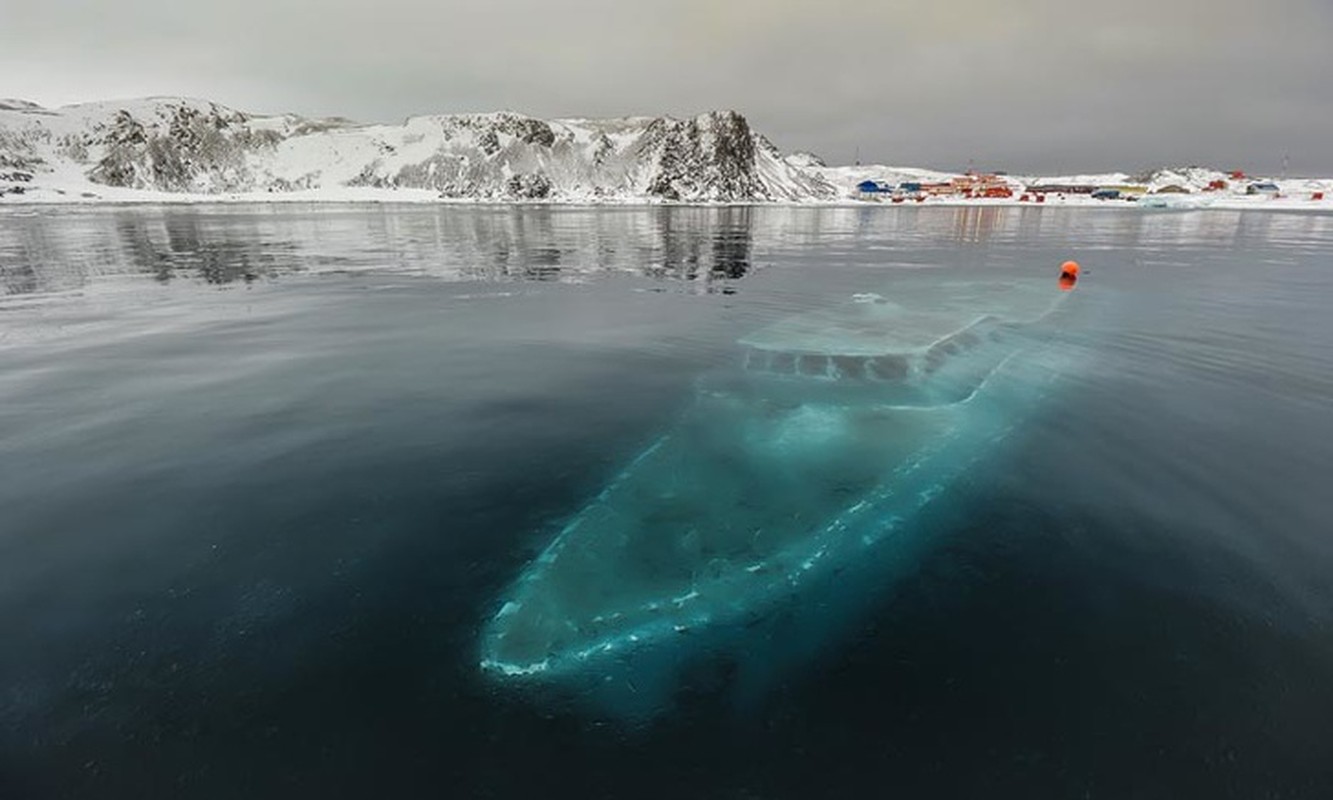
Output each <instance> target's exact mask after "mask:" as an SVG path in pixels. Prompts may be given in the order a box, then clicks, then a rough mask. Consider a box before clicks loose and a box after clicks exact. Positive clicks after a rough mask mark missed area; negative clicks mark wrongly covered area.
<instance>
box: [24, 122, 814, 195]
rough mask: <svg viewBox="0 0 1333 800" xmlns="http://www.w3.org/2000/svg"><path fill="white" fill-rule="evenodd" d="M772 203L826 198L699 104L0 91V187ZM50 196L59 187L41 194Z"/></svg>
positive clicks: (760, 143)
mask: <svg viewBox="0 0 1333 800" xmlns="http://www.w3.org/2000/svg"><path fill="white" fill-rule="evenodd" d="M365 190H374V191H373V192H372V194H375V195H377V196H378V195H383V196H385V197H386V198H391V193H393V192H395V191H411V190H415V191H416V195H417V199H419V196H420V193H421V192H431V193H435V195H437V196H439V197H441V198H445V199H475V200H490V201H512V200H531V201H548V202H598V201H604V202H617V201H619V202H633V201H677V202H764V201H802V200H818V199H827V198H830V197H832V196H833V195H834V190H833V188H832V186H831V185H830V184H829V183H828V182H827V181H826V180H825V179H824V178H823V177H822V176H820V175H819V174H818V172H817V171H815V170H808V169H803V168H802V166H801V165H800V164H799V162H793V161H791V160H784V159H783V157H782V154H781V153H779V152H778V150H777V148H776V147H774V146H773V145H772V143H770V142H769V141H768V140H767V139H765V138H764V137H763V136H761V135H759V134H758V133H756V132H754V131H753V130H751V128H750V126H749V123H748V122H746V120H745V118H744V117H742V116H741V115H740V114H738V113H736V112H734V111H723V112H711V113H707V114H702V115H699V116H697V117H694V118H691V119H674V118H671V117H633V118H623V119H603V120H589V119H567V120H550V121H547V120H540V119H535V118H533V117H527V116H523V115H521V114H514V113H495V114H468V115H451V116H423V117H413V118H411V119H409V120H407V121H406V122H404V123H403V124H402V125H360V124H356V123H353V122H350V121H348V120H345V119H338V118H334V119H307V118H302V117H298V116H294V115H280V116H256V115H252V114H247V113H244V112H240V111H236V110H233V109H229V108H226V107H223V106H220V105H218V104H216V103H210V102H207V101H200V100H190V99H182V98H153V99H147V100H136V101H130V102H125V103H94V104H84V105H76V106H67V107H65V108H60V109H44V108H41V107H38V106H35V105H33V104H30V103H24V102H21V101H0V194H6V193H8V194H10V195H18V194H29V195H31V194H37V193H45V194H47V195H51V194H52V193H56V194H60V195H63V196H70V195H73V196H74V197H75V198H79V197H82V198H86V199H96V198H110V199H134V198H136V197H139V196H140V195H144V194H150V193H157V194H168V195H175V196H186V195H188V196H195V195H197V196H201V197H204V198H207V197H210V196H216V197H226V196H233V195H250V196H253V195H255V194H256V193H264V194H266V195H273V194H292V193H300V196H311V197H313V198H327V199H339V198H340V197H344V196H353V195H354V196H364V195H365V193H366V191H365ZM48 199H50V198H49V197H48Z"/></svg>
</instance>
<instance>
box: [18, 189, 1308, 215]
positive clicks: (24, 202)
mask: <svg viewBox="0 0 1333 800" xmlns="http://www.w3.org/2000/svg"><path fill="white" fill-rule="evenodd" d="M157 206H180V207H185V206H237V207H239V206H272V207H283V206H326V207H340V206H341V207H351V206H410V207H414V208H419V207H423V206H439V207H445V208H458V207H466V208H547V209H608V210H609V209H646V208H809V209H826V208H828V209H834V208H838V209H862V210H869V209H877V208H878V209H897V210H904V209H924V208H933V209H944V208H953V209H957V208H976V209H1011V208H1017V209H1034V210H1041V209H1046V208H1049V209H1069V208H1077V209H1102V210H1112V211H1130V212H1135V213H1182V212H1187V211H1265V212H1302V213H1325V214H1333V201H1328V200H1305V199H1297V198H1245V197H1227V198H1220V199H1218V200H1217V201H1215V202H1209V203H1199V204H1190V205H1181V206H1175V207H1149V206H1140V205H1139V204H1137V203H1134V202H1126V201H1114V200H1112V201H1105V200H1091V199H1087V198H1082V197H1077V198H1065V199H1051V200H1047V201H1045V202H1042V203H1035V202H1029V201H1021V200H1018V199H1016V198H1003V199H992V198H975V199H966V198H928V199H926V200H924V201H921V202H906V203H887V202H885V203H880V202H868V201H864V200H856V199H851V198H839V199H833V200H799V201H780V200H778V201H773V200H770V201H762V200H728V201H672V200H658V199H653V198H626V199H616V200H600V201H589V200H492V199H484V198H475V199H474V198H441V197H439V196H437V195H436V194H435V193H433V192H429V191H422V190H397V191H394V190H378V191H376V192H375V193H373V194H370V193H361V192H356V193H347V194H341V193H340V194H337V195H330V194H325V193H318V194H305V193H291V194H281V195H275V194H267V193H265V194H236V195H191V194H171V193H165V192H154V193H142V194H139V195H138V196H115V197H92V198H90V197H69V196H65V195H58V194H54V193H47V192H43V193H41V194H38V193H36V192H32V193H28V194H26V195H19V196H12V197H4V198H0V214H3V213H4V212H6V211H19V210H23V209H27V210H34V209H42V208H133V207H157Z"/></svg>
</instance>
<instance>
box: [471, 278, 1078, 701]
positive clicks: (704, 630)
mask: <svg viewBox="0 0 1333 800" xmlns="http://www.w3.org/2000/svg"><path fill="white" fill-rule="evenodd" d="M1050 291H1051V292H1052V293H1053V292H1054V289H1053V288H1052V289H1051V290H1050ZM1024 310H1025V311H1026V310H1027V309H1026V308H1025V309H1024ZM1049 311H1050V309H1049V308H1046V309H1045V310H1041V311H1039V312H1037V313H1036V315H1035V317H1022V316H1020V317H1019V318H1017V319H1015V318H1014V317H1013V316H1008V317H1006V316H1004V315H994V314H982V315H970V312H968V313H965V314H964V317H965V318H966V321H964V322H962V323H961V324H959V325H955V326H952V327H950V326H949V325H942V326H939V328H940V330H939V331H938V332H936V331H932V332H930V333H929V334H928V335H926V336H925V337H924V338H923V339H920V340H919V341H917V340H913V341H912V342H910V344H909V346H904V345H903V343H902V339H901V337H899V339H898V340H894V341H891V342H889V343H888V344H887V345H885V349H884V350H883V352H876V351H875V350H874V349H873V347H861V346H860V345H857V346H856V347H855V348H844V351H843V352H838V347H837V344H836V342H837V340H836V339H833V340H830V341H832V342H833V344H832V346H824V347H823V351H822V352H821V350H820V348H819V347H818V346H813V347H812V346H811V338H812V337H809V336H805V335H804V334H802V333H800V331H803V330H805V329H806V328H808V327H809V323H810V322H811V320H808V319H806V320H801V319H796V320H795V321H794V322H791V321H789V322H788V323H787V328H786V329H782V328H778V329H776V330H770V331H767V332H766V333H764V332H761V335H757V336H755V337H752V338H751V339H750V340H748V341H743V342H742V344H743V345H744V346H745V347H747V348H748V355H747V358H746V364H747V365H749V368H748V369H746V370H744V371H741V372H740V373H739V374H735V375H724V376H721V377H714V378H712V379H710V380H706V381H703V382H701V385H700V387H699V390H698V392H697V396H696V398H695V401H694V403H693V404H692V405H691V407H690V408H689V409H687V410H686V411H685V412H684V413H683V414H682V415H681V418H680V420H679V422H678V423H677V424H676V425H675V426H674V427H673V428H672V430H671V431H669V432H668V433H667V434H665V435H663V436H662V437H661V438H659V439H658V440H657V441H655V442H654V443H652V444H651V445H650V446H649V447H648V448H646V449H645V451H644V452H642V453H641V454H640V455H639V456H638V457H637V458H635V459H634V460H633V461H632V462H631V463H630V464H629V465H628V466H627V467H626V468H625V469H624V470H623V471H622V472H621V473H620V474H619V475H618V476H616V477H615V478H614V479H613V480H612V481H610V482H609V483H608V484H607V486H606V487H605V488H604V489H603V490H602V491H601V492H600V493H599V494H598V496H597V497H595V498H594V499H593V500H592V501H591V502H589V503H588V504H587V505H585V506H584V507H583V508H582V509H580V510H579V511H578V512H577V513H576V514H575V515H574V516H573V518H572V519H571V520H570V521H569V523H568V524H567V525H566V526H565V528H564V529H563V530H562V531H561V533H560V534H559V535H558V536H557V537H556V539H555V540H554V541H553V542H552V543H551V544H550V545H549V546H548V547H547V548H546V549H545V551H544V552H543V553H542V554H541V555H540V556H539V557H538V558H537V559H536V560H535V561H534V562H533V563H532V564H531V565H529V566H528V568H527V569H526V570H525V571H524V572H523V574H522V575H521V576H520V577H519V579H518V580H517V582H516V583H515V585H514V586H513V588H512V589H511V591H509V592H508V593H507V595H506V597H505V598H504V599H503V601H502V602H501V604H500V607H499V610H498V611H497V613H496V614H495V616H494V617H493V619H492V620H491V621H490V622H489V624H488V625H487V627H486V630H485V631H484V633H483V637H482V648H481V649H482V653H481V666H482V668H483V669H484V670H485V671H487V672H488V673H490V674H492V675H495V676H497V677H499V678H501V679H504V680H507V681H511V682H521V683H527V684H533V685H565V686H568V687H572V688H574V689H576V690H577V691H579V692H583V693H587V692H589V691H591V690H595V692H596V694H597V695H598V696H599V697H601V698H602V702H603V705H609V706H611V707H612V708H613V710H620V711H622V712H624V713H627V714H642V713H651V712H652V711H654V710H657V709H660V708H663V707H665V706H666V705H667V704H668V700H669V698H670V696H671V695H672V694H673V693H674V692H675V691H676V690H677V688H678V682H679V678H680V675H681V673H682V671H683V670H687V669H689V668H690V664H691V662H692V661H697V660H698V658H699V657H701V656H704V655H708V656H717V655H718V654H720V653H725V654H727V655H726V656H725V657H726V658H727V659H729V660H731V661H732V662H733V663H741V662H744V661H746V660H747V659H748V660H749V661H750V662H751V666H750V668H749V669H748V672H750V673H751V674H753V673H756V672H768V673H771V672H772V668H773V665H774V664H775V663H776V662H779V661H782V660H784V659H785V658H788V657H790V656H791V655H792V654H793V653H795V652H798V651H800V650H801V649H802V648H803V647H805V648H806V649H809V646H810V642H812V641H813V640H814V638H817V637H814V636H813V633H814V632H816V631H822V632H823V633H825V634H826V633H828V632H829V631H831V630H832V629H834V628H836V627H837V625H838V624H839V623H842V622H845V621H846V620H848V619H850V618H851V615H850V613H849V611H850V610H851V608H852V607H854V606H856V605H858V604H864V603H866V602H870V601H872V600H873V597H874V594H875V592H874V589H875V587H876V586H883V585H886V583H887V582H889V580H890V579H891V577H892V574H893V572H894V570H895V568H896V567H898V566H901V565H903V564H906V563H911V561H912V557H913V554H914V553H915V552H916V551H917V549H918V548H919V546H920V545H921V544H923V543H924V542H925V541H927V540H928V539H929V537H928V536H927V535H926V530H925V528H926V526H924V525H923V524H922V520H921V517H922V512H923V510H924V509H926V508H927V507H928V506H929V505H930V503H931V502H932V501H933V500H934V499H935V498H936V497H937V496H939V495H940V494H941V493H942V492H944V491H945V490H946V489H947V488H948V487H949V485H950V484H951V483H953V482H954V481H955V480H957V479H958V477H959V476H961V475H962V474H964V473H965V472H966V471H967V470H968V469H970V467H971V465H972V464H973V463H974V462H975V461H976V460H977V459H979V458H981V457H982V456H984V455H986V454H987V453H989V452H990V451H992V450H993V448H994V445H995V444H996V442H997V441H999V440H1001V439H1003V438H1004V437H1005V436H1006V435H1007V434H1008V433H1009V432H1010V431H1011V430H1012V429H1013V428H1014V426H1015V424H1016V422H1017V421H1018V420H1019V419H1021V417H1022V416H1023V415H1024V414H1025V413H1029V412H1030V410H1031V409H1034V408H1036V407H1037V405H1038V404H1039V402H1040V401H1041V399H1042V398H1043V397H1044V396H1045V394H1046V392H1047V388H1048V386H1049V384H1050V382H1051V380H1052V379H1053V378H1054V377H1055V376H1056V375H1057V374H1058V373H1059V371H1060V369H1059V365H1058V363H1057V360H1055V359H1053V358H1052V356H1051V353H1052V350H1051V348H1050V347H1049V346H1048V342H1047V341H1046V340H1047V337H1046V332H1047V331H1048V330H1049V328H1048V327H1046V326H1044V325H1042V324H1041V323H1043V322H1045V321H1046V320H1047V317H1048V316H1049ZM880 315H881V316H883V317H884V319H885V320H887V319H889V318H892V317H893V316H894V315H893V314H887V315H883V314H882V313H881V314H880ZM868 316H875V314H865V313H864V312H863V311H862V310H858V309H847V310H846V318H854V319H859V320H862V321H864V319H865V318H866V317H868ZM781 324H782V323H780V325H781ZM880 324H885V323H884V320H881V321H880ZM856 325H858V326H860V323H859V322H858V323H856ZM824 329H825V328H821V330H824ZM857 330H860V331H861V333H860V334H858V336H857V337H848V336H843V337H842V340H843V341H844V342H846V341H847V340H848V338H858V337H859V339H869V338H873V337H869V336H867V332H866V330H864V329H863V327H858V328H857ZM793 331H796V333H792V332H793ZM884 338H885V339H891V338H892V337H884ZM821 341H824V339H821ZM793 344H796V345H799V346H800V347H799V348H797V349H796V350H795V352H794V356H793V360H794V363H796V364H800V363H801V360H802V359H803V358H807V357H810V356H812V355H820V356H823V358H824V361H823V364H824V365H825V367H826V369H825V371H823V372H819V371H817V370H813V369H812V370H810V373H811V374H807V373H806V372H805V371H802V370H800V369H797V370H794V371H793V372H791V373H781V372H776V371H774V370H772V369H769V368H768V367H769V366H771V363H772V361H773V359H772V358H768V359H764V358H762V357H759V358H757V357H756V352H759V353H760V355H761V356H762V355H763V354H764V353H766V352H767V353H778V352H793V351H792V350H791V349H790V346H791V345H793ZM942 345H945V351H944V352H941V351H940V350H939V349H938V348H939V347H941V346H942ZM779 347H788V348H789V349H788V350H782V351H780V350H778V348H779ZM766 348H767V349H766ZM848 350H855V352H847V351H848ZM835 359H836V360H835ZM856 359H862V361H861V362H860V363H862V364H864V363H866V362H865V361H864V359H875V360H879V361H885V360H890V359H896V360H898V361H900V362H901V363H902V364H903V365H904V366H903V369H902V370H900V371H899V372H898V373H895V375H896V378H895V379H893V380H887V381H886V380H883V379H881V378H879V377H878V376H877V374H876V372H875V371H874V370H872V369H870V368H868V367H865V366H862V368H861V371H860V372H859V373H857V374H854V375H849V374H845V373H843V372H840V371H839V370H841V369H846V370H847V371H848V372H850V371H851V369H852V366H854V365H855V364H856V363H857V361H856ZM839 363H841V365H842V366H838V365H839ZM848 365H852V366H848ZM775 620H784V622H782V623H781V624H784V625H787V626H789V627H792V628H793V629H792V630H789V631H787V633H786V634H784V635H783V637H785V641H782V642H780V643H777V646H775V647H773V646H769V647H765V648H760V647H759V645H758V643H760V642H766V643H767V645H774V644H775V643H774V642H773V639H774V637H775V636H777V634H776V633H775V632H774V630H773V628H772V626H773V624H775V622H774V621H775ZM797 620H804V622H802V623H799V624H798V622H797ZM797 629H799V630H800V631H802V632H800V633H797V632H796V630H797ZM761 649H762V650H763V651H764V652H763V653H762V654H761V653H760V652H759V651H760V650H761Z"/></svg>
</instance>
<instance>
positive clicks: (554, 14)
mask: <svg viewBox="0 0 1333 800" xmlns="http://www.w3.org/2000/svg"><path fill="white" fill-rule="evenodd" d="M161 94H182V95H190V96H197V97H205V98H208V99H211V100H217V101H218V102H221V103H224V104H226V105H230V106H233V107H236V108H240V109H243V110H248V111H260V112H271V111H294V112H297V113H301V114H307V115H332V114H339V115H343V116H349V117H353V118H355V119H361V120H367V121H398V120H401V119H402V118H404V117H406V116H409V115H412V114H420V113H439V112H449V113H453V112H466V111H489V110H496V109H502V108H505V109H513V110H516V111H523V112H526V113H530V114H534V115H537V116H543V117H551V116H604V115H612V116H619V115H626V114H659V113H670V114H675V115H686V114H692V113H696V112H699V111H703V110H708V109H713V108H735V109H737V110H739V111H741V112H742V113H744V114H746V115H747V116H748V117H749V119H750V121H751V123H752V124H753V125H754V127H755V128H757V129H758V130H760V131H761V132H763V133H765V134H767V135H768V136H769V137H770V138H771V139H773V141H774V142H775V143H776V144H778V146H779V147H781V148H783V149H784V150H812V151H814V152H816V153H819V154H821V155H823V156H825V157H826V158H828V159H829V160H830V161H831V162H838V163H849V162H850V161H851V160H852V159H853V157H854V155H855V154H856V152H857V151H858V149H859V152H860V155H861V159H862V161H867V162H869V161H875V162H881V163H892V164H903V165H922V166H938V167H945V168H949V167H955V168H956V167H963V166H967V164H968V163H969V161H974V162H975V165H976V166H977V167H978V168H989V169H1009V170H1011V171H1047V172H1051V171H1062V170H1072V169H1076V168H1078V169H1089V170H1093V169H1107V168H1119V169H1127V170H1135V169H1139V168H1141V167H1146V166H1155V165H1165V164H1186V163H1203V164H1209V165H1213V166H1218V167H1232V166H1239V167H1245V168H1249V169H1252V170H1256V171H1265V170H1266V171H1276V170H1277V169H1279V167H1280V165H1281V162H1282V157H1283V155H1284V154H1285V155H1288V156H1289V157H1290V165H1291V167H1290V172H1291V173H1292V174H1309V173H1324V174H1333V0H1264V1H1263V2H1261V1H1260V0H1092V1H1089V0H1013V1H1012V2H1003V1H1002V0H917V1H916V2H905V1H902V0H820V1H819V2H805V1H804V0H801V1H800V2H795V1H793V2H783V1H782V0H616V1H612V0H484V2H471V1H470V0H469V1H468V2H461V1H460V0H429V1H427V0H373V1H366V2H356V1H354V0H226V2H214V0H0V97H3V96H11V97H20V98H26V99H30V100H34V101H37V102H39V103H42V104H43V105H60V104H64V103H70V102H77V101H81V100H93V99H110V98H123V97H134V96H143V95H161Z"/></svg>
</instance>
